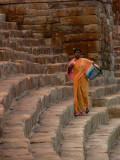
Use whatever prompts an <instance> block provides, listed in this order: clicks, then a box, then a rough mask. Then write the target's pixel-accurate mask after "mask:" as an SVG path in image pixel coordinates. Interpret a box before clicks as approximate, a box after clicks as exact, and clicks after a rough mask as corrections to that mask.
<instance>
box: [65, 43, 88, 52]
mask: <svg viewBox="0 0 120 160" xmlns="http://www.w3.org/2000/svg"><path fill="white" fill-rule="evenodd" d="M73 48H80V49H81V51H82V54H86V53H87V42H86V41H81V42H71V43H64V44H63V49H64V52H65V53H67V54H69V55H73Z"/></svg>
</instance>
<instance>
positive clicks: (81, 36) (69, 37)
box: [64, 33, 99, 42]
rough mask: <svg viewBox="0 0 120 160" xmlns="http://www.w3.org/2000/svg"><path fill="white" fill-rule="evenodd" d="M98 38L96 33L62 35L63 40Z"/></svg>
mask: <svg viewBox="0 0 120 160" xmlns="http://www.w3.org/2000/svg"><path fill="white" fill-rule="evenodd" d="M98 39H99V36H98V33H81V34H69V35H65V36H64V42H72V41H73V42H78V41H90V40H98Z"/></svg>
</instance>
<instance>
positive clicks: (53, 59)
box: [35, 53, 68, 64]
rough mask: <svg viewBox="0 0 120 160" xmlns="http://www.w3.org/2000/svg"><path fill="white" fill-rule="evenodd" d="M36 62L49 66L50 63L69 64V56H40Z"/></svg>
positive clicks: (60, 54)
mask: <svg viewBox="0 0 120 160" xmlns="http://www.w3.org/2000/svg"><path fill="white" fill-rule="evenodd" d="M35 62H37V63H40V64H49V63H64V62H68V55H67V54H64V53H59V54H54V55H49V54H48V55H45V54H42V55H39V56H35Z"/></svg>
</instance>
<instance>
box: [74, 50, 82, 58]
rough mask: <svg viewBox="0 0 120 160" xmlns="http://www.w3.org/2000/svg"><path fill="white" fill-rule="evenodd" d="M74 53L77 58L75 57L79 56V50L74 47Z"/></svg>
mask: <svg viewBox="0 0 120 160" xmlns="http://www.w3.org/2000/svg"><path fill="white" fill-rule="evenodd" d="M74 55H75V58H77V59H78V58H80V55H81V50H80V49H79V48H75V49H74Z"/></svg>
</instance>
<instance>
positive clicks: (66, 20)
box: [60, 15, 98, 25]
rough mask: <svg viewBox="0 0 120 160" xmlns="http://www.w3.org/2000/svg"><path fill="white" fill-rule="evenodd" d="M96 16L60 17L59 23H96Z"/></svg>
mask: <svg viewBox="0 0 120 160" xmlns="http://www.w3.org/2000/svg"><path fill="white" fill-rule="evenodd" d="M97 22H98V20H97V16H95V15H89V16H69V17H64V18H63V17H62V18H60V23H61V25H65V24H66V25H79V24H80V25H87V24H97Z"/></svg>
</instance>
